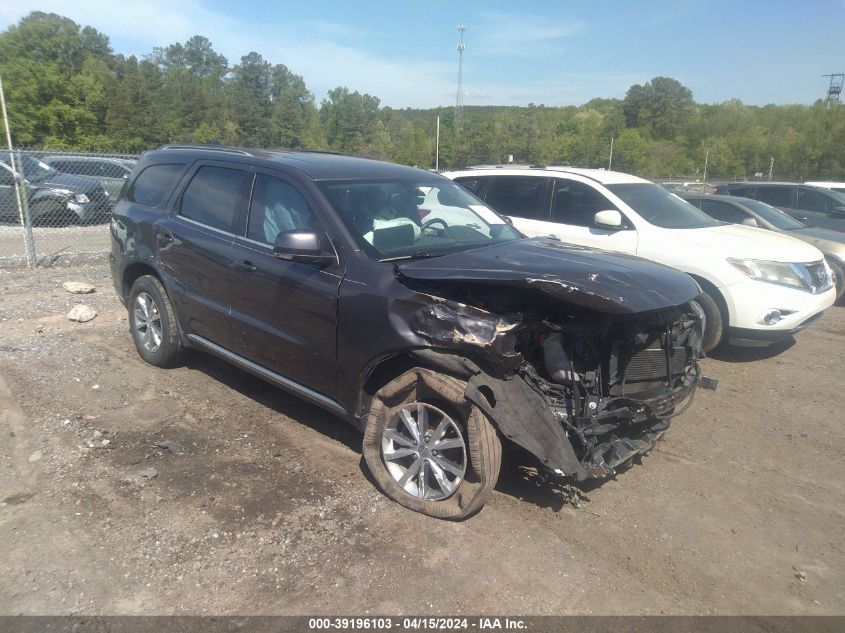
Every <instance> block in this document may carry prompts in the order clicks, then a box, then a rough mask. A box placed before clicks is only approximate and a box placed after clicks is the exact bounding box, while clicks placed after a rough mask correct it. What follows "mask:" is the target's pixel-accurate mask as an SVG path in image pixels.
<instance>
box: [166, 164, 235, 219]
mask: <svg viewBox="0 0 845 633" xmlns="http://www.w3.org/2000/svg"><path fill="white" fill-rule="evenodd" d="M244 173H245V172H242V171H241V170H239V169H227V168H226V167H211V166H205V167H200V168H199V169H198V170H197V173H196V174H194V177H193V179H191V182H190V184H189V185H188V188H187V189H185V193H184V194H182V206H181V208H180V211H179V214H180V215H182V216H183V217H186V218H188V219H191V220H194V221H195V222H199V223H200V224H205V225H206V226H210V227H212V228H215V229H220V230H221V231H229V232H231V231H232V227H233V225H234V222H235V216H236V215H237V213H238V207H239V206H240V201H241V183H242V181H243V176H244Z"/></svg>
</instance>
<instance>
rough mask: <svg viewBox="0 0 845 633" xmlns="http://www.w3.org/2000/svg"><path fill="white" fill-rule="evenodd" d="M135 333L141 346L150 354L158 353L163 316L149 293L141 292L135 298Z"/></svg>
mask: <svg viewBox="0 0 845 633" xmlns="http://www.w3.org/2000/svg"><path fill="white" fill-rule="evenodd" d="M133 310H134V321H135V332H136V333H137V335H138V337H139V339H140V341H141V345H143V346H144V349H145V350H147V351H148V352H157V351H158V348H159V346H161V314H160V313H159V311H158V306H157V305H156V302H155V300H154V299H153V298H152V296H150V294H149V293H146V292H140V293H138V296H137V297H135V305H134V306H133Z"/></svg>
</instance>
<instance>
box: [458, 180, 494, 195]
mask: <svg viewBox="0 0 845 633" xmlns="http://www.w3.org/2000/svg"><path fill="white" fill-rule="evenodd" d="M486 180H487V179H486V178H473V177H472V176H464V177H463V178H455V182H456V183H458V184H459V185H460V186H461V187H463V188H464V189H468V190H470V191H471V192H472V193H474V194H475V195H476V196H477V195H479V194H480V193H481V189H482V188H483V187H484V183H485V181H486Z"/></svg>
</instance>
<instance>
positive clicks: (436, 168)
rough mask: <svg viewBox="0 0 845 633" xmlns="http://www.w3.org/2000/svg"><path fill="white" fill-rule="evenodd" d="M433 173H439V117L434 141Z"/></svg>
mask: <svg viewBox="0 0 845 633" xmlns="http://www.w3.org/2000/svg"><path fill="white" fill-rule="evenodd" d="M434 171H436V172H437V173H440V115H439V114H438V115H437V135H436V137H435V141H434Z"/></svg>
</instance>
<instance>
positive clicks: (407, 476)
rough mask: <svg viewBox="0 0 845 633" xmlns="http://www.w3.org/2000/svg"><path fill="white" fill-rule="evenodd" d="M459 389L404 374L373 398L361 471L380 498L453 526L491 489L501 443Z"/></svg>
mask: <svg viewBox="0 0 845 633" xmlns="http://www.w3.org/2000/svg"><path fill="white" fill-rule="evenodd" d="M465 388H466V384H465V383H463V382H461V381H460V380H457V379H455V378H452V377H450V376H444V375H443V374H439V373H437V372H434V371H431V370H428V369H412V370H409V371H407V372H405V373H404V374H402V375H401V376H399V377H398V378H396V379H394V380H393V381H391V382H390V383H388V384H387V385H385V386H384V387H383V388H382V389H380V390H379V391H378V393H376V394H375V396H374V397H373V403H372V406H371V408H370V413H369V417H368V419H367V428H366V431H365V433H364V443H363V454H364V460H365V461H366V462H367V467H368V468H369V469H370V472H371V473H372V475H373V477H374V478H375V480H376V482H377V483H378V486H379V488H381V490H382V492H384V493H385V494H386V495H387V496H388V497H390V498H391V499H393V500H394V501H397V502H398V503H400V504H402V505H403V506H405V507H406V508H410V509H411V510H414V511H416V512H421V513H423V514H427V515H429V516H432V517H436V518H441V519H452V520H461V519H465V518H467V517H469V516H471V515H473V514H475V513H476V512H478V511H479V510H480V509H481V508H482V506H483V505H484V504H485V503H486V501H487V499H488V498H489V497H490V495H491V494H492V492H493V488H494V487H495V486H496V481H497V479H498V477H499V468H500V467H501V463H502V444H501V442H500V440H499V437H498V435H497V434H496V429H495V428H494V427H493V425H492V424H491V423H490V421H489V420H488V419H487V418H486V417H485V415H484V414H483V413H482V412H481V411H480V410H479V409H478V408H477V407H476V406H475V405H473V404H472V403H471V402H469V401H468V400H466V398H464V390H465Z"/></svg>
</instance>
